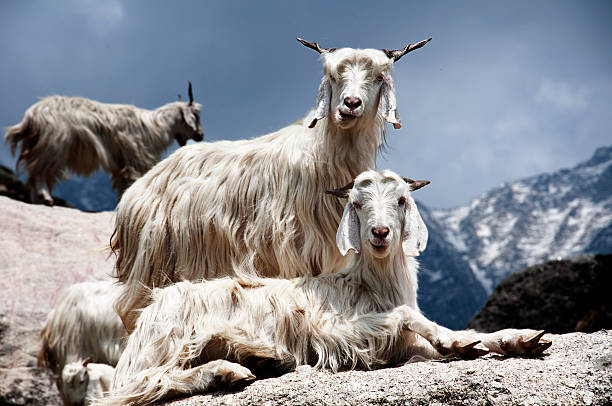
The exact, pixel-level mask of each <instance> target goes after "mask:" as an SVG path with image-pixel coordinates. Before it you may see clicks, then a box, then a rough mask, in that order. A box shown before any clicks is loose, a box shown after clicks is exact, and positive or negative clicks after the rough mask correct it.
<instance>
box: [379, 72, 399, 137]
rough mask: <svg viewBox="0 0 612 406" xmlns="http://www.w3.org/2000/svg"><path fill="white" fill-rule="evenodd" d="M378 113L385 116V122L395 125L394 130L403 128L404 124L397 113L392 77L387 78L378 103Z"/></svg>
mask: <svg viewBox="0 0 612 406" xmlns="http://www.w3.org/2000/svg"><path fill="white" fill-rule="evenodd" d="M378 111H379V112H380V114H381V115H382V116H383V118H384V119H385V121H387V122H388V123H390V124H393V128H395V129H396V130H397V129H400V128H402V123H401V121H400V118H399V114H398V113H397V100H396V99H395V89H394V88H393V81H392V79H391V77H390V76H388V77H386V78H385V81H384V82H383V84H382V86H381V89H380V101H379V103H378Z"/></svg>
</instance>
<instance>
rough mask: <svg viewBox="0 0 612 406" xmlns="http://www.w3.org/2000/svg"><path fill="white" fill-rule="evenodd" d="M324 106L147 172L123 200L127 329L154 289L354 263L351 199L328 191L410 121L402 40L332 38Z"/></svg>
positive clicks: (121, 260)
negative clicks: (343, 200)
mask: <svg viewBox="0 0 612 406" xmlns="http://www.w3.org/2000/svg"><path fill="white" fill-rule="evenodd" d="M300 42H301V43H302V44H304V45H305V46H307V47H309V48H313V49H315V50H316V51H317V52H319V53H320V54H321V59H322V62H323V78H322V80H321V85H320V87H319V94H318V99H317V103H316V109H315V110H314V111H313V112H311V113H310V114H309V115H308V116H307V117H306V118H304V119H303V120H300V121H298V122H296V123H294V124H292V125H290V126H288V127H285V128H283V129H280V130H279V131H276V132H274V133H271V134H268V135H264V136H262V137H259V138H255V139H251V140H242V141H234V142H229V141H221V142H214V143H201V144H195V145H189V146H187V147H185V148H180V149H179V150H178V151H176V152H175V153H173V154H172V155H170V156H169V157H168V158H167V159H165V160H163V161H162V162H160V163H159V164H158V165H156V166H155V167H153V169H151V170H150V171H149V172H147V173H146V174H145V175H144V176H143V177H142V178H140V179H138V180H137V181H136V182H134V184H133V185H132V186H131V187H130V188H129V189H128V190H127V191H126V192H125V194H124V196H123V198H122V199H121V201H120V202H119V204H118V206H117V216H116V221H115V234H114V238H113V239H112V248H113V249H114V250H115V251H116V252H117V253H118V256H117V265H116V276H117V278H118V280H119V282H121V283H122V284H124V285H125V287H126V289H125V290H124V292H123V293H122V294H121V296H120V298H119V300H118V301H117V303H116V306H115V309H116V310H117V313H118V314H119V316H120V317H121V319H122V320H123V323H124V325H125V326H126V328H127V330H128V332H131V331H132V330H133V328H134V324H135V321H136V317H137V316H138V311H137V310H138V309H140V308H142V307H145V306H146V305H147V304H148V299H149V294H148V288H152V287H163V286H166V285H168V284H171V283H173V282H178V281H181V280H199V279H202V278H204V279H211V278H215V277H219V276H227V275H228V272H230V271H232V270H233V269H234V268H233V267H232V264H233V263H241V262H250V263H251V264H252V267H250V269H253V270H254V271H253V272H252V273H254V274H256V275H259V276H268V277H280V278H293V277H296V276H305V275H318V274H320V273H323V272H327V273H331V272H336V271H339V270H342V269H344V267H345V266H346V265H347V263H348V259H347V258H344V257H343V256H342V255H340V254H339V253H338V250H337V249H336V248H335V245H334V239H333V235H334V232H335V230H336V227H337V226H338V222H339V221H340V217H341V216H342V205H341V204H340V203H339V202H337V201H335V200H334V199H332V198H330V197H326V196H325V195H324V193H323V192H324V191H325V190H326V189H329V188H330V187H332V186H333V182H341V183H347V182H349V181H351V180H352V179H354V178H355V176H357V175H358V174H359V173H361V172H362V171H364V170H366V169H371V168H374V167H376V152H377V150H378V148H379V146H380V145H381V144H382V142H383V138H384V134H385V121H387V122H390V123H392V124H393V126H394V127H395V128H399V127H400V122H399V118H398V116H397V111H396V101H395V90H394V88H393V81H392V78H391V71H392V69H393V63H394V62H395V61H397V60H398V59H399V58H400V57H401V56H402V55H404V54H406V53H408V52H410V51H412V50H415V49H417V48H419V47H422V46H423V45H425V44H426V43H427V42H428V40H425V41H421V42H419V43H416V44H410V45H408V46H406V47H405V48H404V49H402V50H397V51H387V50H378V49H351V48H339V49H327V48H322V47H320V46H319V45H317V44H316V43H311V42H307V41H304V40H300Z"/></svg>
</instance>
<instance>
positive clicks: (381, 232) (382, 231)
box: [372, 227, 389, 239]
mask: <svg viewBox="0 0 612 406" xmlns="http://www.w3.org/2000/svg"><path fill="white" fill-rule="evenodd" d="M372 234H374V237H376V238H381V239H382V238H385V237H387V236H388V235H389V227H372Z"/></svg>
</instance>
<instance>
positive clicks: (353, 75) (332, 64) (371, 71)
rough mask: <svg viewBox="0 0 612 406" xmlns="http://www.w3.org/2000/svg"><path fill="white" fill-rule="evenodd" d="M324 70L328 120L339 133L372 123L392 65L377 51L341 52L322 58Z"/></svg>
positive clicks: (346, 49) (354, 50)
mask: <svg viewBox="0 0 612 406" xmlns="http://www.w3.org/2000/svg"><path fill="white" fill-rule="evenodd" d="M323 66H324V72H325V77H324V79H323V80H327V81H329V84H330V93H331V94H330V102H329V114H330V115H331V117H330V118H329V119H330V120H333V121H334V123H335V124H336V125H337V126H338V127H340V128H342V129H349V128H352V127H354V126H356V125H357V123H359V122H360V121H365V120H364V119H366V120H368V121H369V120H372V119H374V118H375V116H376V114H377V110H378V106H379V98H380V95H381V89H382V87H383V86H388V85H389V84H390V83H391V82H390V79H391V70H392V69H393V62H392V61H391V60H390V59H389V58H388V57H387V56H386V55H385V54H384V53H383V52H382V51H379V50H376V49H366V50H358V49H350V48H343V49H338V50H336V51H334V52H332V53H326V54H323ZM391 86H392V85H391ZM391 91H393V90H392V89H391Z"/></svg>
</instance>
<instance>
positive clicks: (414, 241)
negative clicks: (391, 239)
mask: <svg viewBox="0 0 612 406" xmlns="http://www.w3.org/2000/svg"><path fill="white" fill-rule="evenodd" d="M409 200H410V204H409V205H406V221H405V223H404V224H405V225H404V230H403V231H402V249H403V251H404V254H405V255H407V256H410V257H417V256H419V254H420V253H421V252H423V251H425V248H426V247H427V238H428V236H429V234H428V232H427V226H425V223H424V222H423V219H422V218H421V214H420V213H419V209H418V208H417V206H416V203H415V202H414V199H413V198H412V196H410V197H409Z"/></svg>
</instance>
